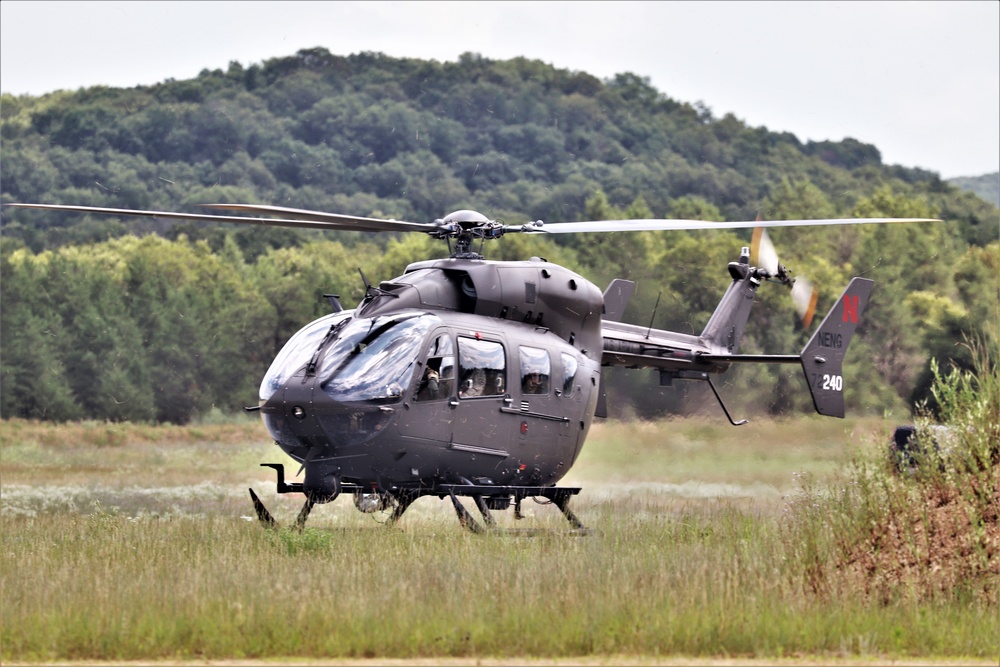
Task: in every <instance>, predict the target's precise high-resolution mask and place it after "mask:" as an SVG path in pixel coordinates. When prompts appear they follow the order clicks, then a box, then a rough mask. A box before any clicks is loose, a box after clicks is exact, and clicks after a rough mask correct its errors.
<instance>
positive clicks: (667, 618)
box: [0, 419, 997, 663]
mask: <svg viewBox="0 0 1000 667" xmlns="http://www.w3.org/2000/svg"><path fill="white" fill-rule="evenodd" d="M102 428H113V429H120V431H117V432H116V433H115V437H114V438H113V439H112V440H113V441H114V444H109V443H108V442H104V441H101V438H100V437H98V436H97V435H95V434H96V433H98V432H100V431H101V429H102ZM197 429H198V430H197V431H196V432H193V431H191V430H188V431H184V430H182V429H180V428H179V427H166V428H165V430H164V431H163V432H160V431H158V430H157V429H151V428H150V427H144V426H131V425H130V426H114V427H110V426H107V425H68V426H60V427H52V426H48V425H45V424H32V423H18V422H8V423H2V424H0V442H2V449H0V475H2V479H3V494H2V495H3V497H2V503H0V509H2V516H0V530H2V535H3V542H2V550H0V577H2V583H3V589H2V592H0V608H2V609H3V610H4V623H3V626H2V628H0V658H2V659H3V662H5V663H7V662H10V661H12V660H19V661H25V660H27V661H33V660H80V659H91V660H100V661H107V660H154V659H155V660H162V659H174V658H184V659H205V660H209V659H211V660H216V659H229V660H232V659H244V658H275V657H277V658H285V659H287V658H290V657H294V658H311V659H324V658H326V659H334V658H338V659H340V658H364V657H371V658H378V659H385V660H388V659H404V658H405V659H418V658H431V659H433V658H447V657H465V658H476V659H480V658H492V659H497V658H503V659H508V660H518V661H520V660H519V658H520V659H528V658H546V657H549V658H556V657H559V656H563V657H565V656H580V657H581V659H583V658H586V657H587V656H615V655H619V656H633V657H635V656H638V657H640V658H642V657H645V658H648V659H650V660H651V661H653V662H656V661H657V659H658V658H659V657H662V656H712V657H714V658H717V659H718V658H737V659H738V658H770V659H781V658H789V657H795V656H803V655H811V656H827V657H829V658H830V659H843V658H845V657H864V658H866V659H872V660H877V659H880V658H886V657H891V658H894V659H904V660H905V659H908V658H913V657H914V656H936V657H940V656H950V657H963V656H964V657H968V658H983V657H989V656H992V655H994V654H995V641H994V640H993V639H991V638H992V637H995V632H994V631H995V630H996V629H997V628H996V622H995V615H994V617H991V616H990V613H991V611H990V610H992V611H993V612H995V607H990V606H988V605H987V606H985V607H984V606H983V604H982V603H980V602H976V601H975V600H965V601H963V602H962V603H955V602H954V601H953V600H948V599H943V598H939V599H937V600H934V601H929V602H927V601H923V602H917V601H914V600H905V599H904V600H896V601H892V602H890V603H888V604H885V603H883V602H880V601H874V600H872V599H871V598H870V597H869V596H868V595H866V594H865V593H864V591H863V590H852V589H851V588H849V587H846V586H845V587H841V588H838V589H836V590H832V591H831V590H828V591H826V593H825V594H824V595H822V596H820V595H817V594H816V593H815V592H813V591H812V590H811V589H810V585H809V574H810V573H809V570H808V568H806V567H803V563H804V562H806V561H805V560H804V559H803V558H802V554H801V547H800V543H799V540H800V536H799V535H798V534H795V533H793V532H789V531H790V526H791V524H790V523H789V522H790V521H795V520H799V519H795V516H799V517H801V515H800V514H799V515H796V513H795V512H794V511H793V510H794V508H795V507H796V503H799V504H801V502H802V498H803V497H804V496H803V493H802V489H801V488H800V480H802V479H814V480H826V479H831V480H832V479H833V478H834V475H835V471H836V470H837V469H838V466H839V464H840V463H841V462H842V461H844V460H845V459H847V458H848V457H849V456H850V453H851V451H852V450H856V449H859V448H861V449H864V448H865V447H867V448H868V449H871V448H872V447H873V446H875V445H873V444H872V443H873V442H875V440H872V439H871V437H872V435H873V434H875V435H877V436H878V437H881V435H883V434H884V432H885V431H886V430H887V429H888V426H887V425H885V424H882V423H881V422H880V421H877V420H867V421H866V420H861V421H846V422H845V421H834V420H814V419H801V420H792V421H786V422H768V423H761V424H758V425H753V426H752V427H750V426H748V427H743V428H741V429H734V428H732V427H721V426H720V427H718V428H716V427H715V426H714V425H705V424H704V423H702V422H699V421H696V420H677V421H671V422H664V423H660V424H628V425H625V424H612V423H608V424H602V425H600V426H598V427H596V428H595V429H594V431H593V433H592V436H591V440H590V441H589V442H588V446H587V447H586V448H585V449H584V453H583V454H582V456H581V458H580V460H579V461H578V464H577V467H575V468H574V469H573V471H572V472H571V475H570V477H569V479H567V480H565V481H566V483H567V484H575V483H579V484H581V485H583V487H584V491H583V493H582V494H581V495H580V496H579V497H578V498H577V499H575V500H574V507H575V509H576V511H577V513H578V514H579V515H580V517H581V518H582V519H583V521H584V523H586V524H587V525H588V526H590V527H591V528H592V529H593V531H592V533H591V534H590V535H589V536H586V537H576V536H569V535H568V534H567V531H566V523H565V521H564V520H563V519H562V517H561V516H560V515H559V513H558V511H557V510H555V509H554V508H552V507H550V506H541V505H533V504H530V503H529V504H527V505H525V510H527V511H528V512H529V517H528V519H527V520H525V521H524V522H521V523H520V524H515V523H514V521H513V519H512V518H511V516H510V515H511V514H512V513H511V512H509V511H508V512H505V513H498V518H500V519H501V521H500V523H501V525H502V526H503V527H504V528H506V529H508V530H504V531H498V532H497V533H494V534H488V535H483V536H473V535H471V534H469V533H467V532H465V531H462V530H461V529H460V528H459V526H458V523H457V521H456V520H455V517H454V512H453V510H452V509H451V508H450V507H449V506H448V505H447V503H444V502H438V501H435V500H432V499H425V500H421V501H420V502H419V503H417V504H416V505H415V506H414V508H412V509H411V510H410V511H409V512H408V513H407V515H406V517H405V518H404V519H403V521H402V522H401V523H400V524H399V525H398V526H397V527H396V528H394V529H386V528H384V527H381V526H378V525H375V524H374V523H373V521H372V518H373V517H371V516H368V515H362V514H360V513H358V512H357V511H355V510H354V509H353V507H352V506H351V504H350V500H349V499H346V498H345V499H341V500H338V501H337V502H335V503H333V504H331V505H327V506H321V507H319V508H317V510H316V512H315V513H314V516H313V517H312V518H311V519H310V527H309V528H307V529H306V530H305V531H304V532H302V533H296V532H294V531H287V530H282V531H272V532H267V531H264V530H262V529H261V528H260V526H259V525H257V523H256V521H247V520H244V518H242V517H246V515H248V514H250V513H251V510H250V508H249V503H248V500H247V498H246V496H245V494H246V486H247V485H248V484H253V485H254V486H255V487H256V488H257V489H258V491H259V492H261V495H262V497H263V498H264V500H265V502H266V503H268V505H269V506H270V507H271V508H272V511H273V512H274V513H275V515H276V516H277V517H278V518H279V520H282V521H285V522H289V521H291V520H292V519H293V518H294V515H295V513H296V511H297V510H298V506H297V505H298V503H297V502H296V501H295V500H293V499H292V498H289V497H287V496H282V497H277V496H275V494H274V493H273V492H268V491H267V489H269V488H272V489H273V477H272V473H271V472H270V471H269V470H266V469H260V468H258V467H257V464H258V463H260V462H262V461H274V460H278V459H276V458H275V456H276V454H277V453H278V452H277V450H276V449H275V448H274V447H273V445H270V444H267V440H266V436H265V435H264V432H263V428H262V427H261V426H260V425H259V424H257V423H256V422H249V421H248V422H235V423H231V424H218V425H205V426H201V427H197ZM95 440H96V442H95ZM866 443H867V444H866ZM291 471H294V468H292V469H291ZM629 480H634V483H629ZM64 495H65V496H66V497H65V498H64V497H63V496H64ZM376 518H377V517H376ZM521 526H529V527H531V528H535V529H540V532H539V531H531V532H524V531H519V530H513V529H515V528H518V527H521Z"/></svg>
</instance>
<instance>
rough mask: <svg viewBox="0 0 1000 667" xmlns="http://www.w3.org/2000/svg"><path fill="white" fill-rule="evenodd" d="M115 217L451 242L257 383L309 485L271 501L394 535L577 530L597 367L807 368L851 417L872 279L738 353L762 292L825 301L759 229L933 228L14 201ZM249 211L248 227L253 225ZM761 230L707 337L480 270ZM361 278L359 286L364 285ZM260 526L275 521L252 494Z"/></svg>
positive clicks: (538, 267) (625, 291)
mask: <svg viewBox="0 0 1000 667" xmlns="http://www.w3.org/2000/svg"><path fill="white" fill-rule="evenodd" d="M9 205H10V206H16V207H25V208H41V209H51V210H61V211H77V212H83V213H103V214H109V215H130V216H148V217H155V218H165V219H183V220H200V221H211V222H228V223H234V222H235V223H245V224H258V225H277V226H287V227H303V228H309V229H339V230H345V229H347V230H354V231H367V232H419V233H423V234H427V235H429V236H431V237H434V238H439V239H445V240H446V241H447V242H448V246H449V249H450V251H451V253H450V257H449V258H447V259H437V260H428V261H422V262H416V263H414V264H411V265H409V266H408V267H407V268H406V270H405V272H404V273H403V275H401V276H399V277H397V278H394V279H392V280H389V281H385V282H381V283H380V284H378V285H377V286H376V285H372V284H370V283H368V281H367V279H364V280H365V286H366V290H367V291H366V295H365V297H364V298H363V299H362V301H361V302H360V303H359V304H358V306H357V307H356V308H354V309H352V310H345V309H344V308H343V307H342V306H341V304H340V302H339V298H338V297H335V296H332V295H330V301H331V306H332V308H331V310H332V312H331V313H329V314H328V315H326V316H324V317H321V318H320V319H318V320H316V321H314V322H311V323H309V324H307V325H306V326H305V327H303V328H302V329H301V330H300V331H299V332H298V333H296V334H295V335H294V336H292V337H291V339H289V341H288V342H287V343H286V344H285V346H284V348H282V350H281V351H280V352H279V353H278V356H277V357H276V358H275V359H274V361H273V362H272V363H271V366H270V368H269V369H268V371H267V373H266V374H265V375H264V379H263V381H262V382H261V385H260V403H259V406H255V407H253V408H248V409H250V410H259V411H260V413H261V416H262V417H263V420H264V424H265V425H266V426H267V429H268V431H269V433H270V435H271V437H272V438H274V441H275V443H276V444H277V445H278V446H279V447H281V449H282V450H284V451H285V452H286V453H287V454H288V455H289V456H291V457H292V458H293V459H295V460H296V461H299V462H300V463H301V464H302V468H303V469H304V471H305V477H304V480H303V481H302V482H301V483H298V482H286V481H285V474H284V467H283V465H282V464H279V463H265V464H262V465H264V466H268V467H271V468H274V469H275V471H276V472H277V492H278V493H279V494H281V493H301V494H303V495H304V496H305V504H304V506H303V507H302V511H301V512H300V513H299V516H298V520H297V522H296V523H297V525H298V526H299V527H301V526H303V525H304V524H305V521H306V518H307V517H308V515H309V512H310V511H311V510H312V508H313V506H314V505H315V504H317V503H327V502H330V501H332V500H334V499H335V498H337V497H338V496H339V495H340V494H341V493H343V492H347V493H351V494H353V496H354V499H355V504H356V506H357V508H358V509H359V510H361V511H363V512H374V511H379V510H385V511H388V510H391V514H390V515H389V519H388V523H389V524H393V523H395V522H396V521H397V520H398V519H399V518H400V517H402V516H403V513H404V512H405V511H406V509H407V508H408V507H409V506H410V505H411V504H412V503H413V502H414V501H415V500H417V499H419V498H421V497H423V496H436V497H438V498H441V499H443V498H445V497H448V498H450V499H451V501H452V502H453V503H454V506H455V511H456V512H457V514H458V518H459V520H460V522H461V523H462V525H463V526H465V527H466V528H468V529H470V530H472V531H474V532H479V531H480V530H482V527H481V526H480V524H479V523H477V522H476V520H475V519H474V518H473V517H472V516H471V514H470V513H469V512H468V511H467V510H466V509H465V507H464V505H463V504H462V503H461V502H459V500H458V498H459V497H460V496H468V497H471V498H472V499H473V500H474V502H475V504H476V506H477V507H478V509H479V511H480V513H481V514H482V516H483V519H484V521H485V523H486V524H487V525H488V526H492V525H493V524H494V519H493V517H492V515H491V511H494V510H506V509H508V508H509V507H510V505H511V503H513V504H514V511H515V517H517V518H520V517H521V511H520V509H521V501H522V500H524V499H525V498H545V499H548V500H550V501H552V502H553V503H554V504H555V505H556V506H557V507H558V508H559V509H560V510H561V511H562V513H563V514H564V515H565V516H566V518H567V519H568V520H569V522H570V523H571V524H572V526H573V527H574V528H575V529H583V524H582V523H581V522H580V521H579V519H578V518H577V517H576V516H575V515H574V514H573V512H572V511H571V510H570V508H569V501H570V499H571V498H572V496H574V495H575V494H577V493H579V491H580V489H579V488H568V487H559V486H556V484H557V482H558V481H559V480H560V479H561V478H562V477H563V476H565V475H566V473H567V472H568V471H569V469H570V468H571V467H572V466H573V464H574V462H575V461H576V459H577V457H578V456H579V454H580V450H581V448H582V447H583V444H584V441H585V440H586V438H587V433H588V431H589V429H590V425H591V423H592V422H593V420H594V418H595V417H604V416H606V415H607V411H606V400H605V394H604V385H603V383H602V382H601V369H602V367H607V366H621V367H626V368H650V369H655V370H657V371H658V372H659V374H660V383H661V384H662V385H669V384H671V383H672V382H673V380H674V379H683V380H701V381H704V382H707V383H708V385H709V386H710V387H711V388H712V391H713V392H714V393H715V396H716V397H717V398H718V399H719V403H720V405H721V406H722V408H723V411H724V412H725V414H726V416H727V418H729V421H730V422H731V423H733V424H734V425H739V424H742V423H745V421H734V420H733V419H732V417H731V416H730V414H729V411H728V410H727V409H726V407H725V405H724V404H723V403H722V399H721V397H719V394H718V391H716V387H715V385H714V384H713V382H712V377H713V376H714V375H717V374H720V373H723V372H725V371H726V370H727V369H728V368H729V367H730V366H731V365H732V364H734V363H746V362H751V363H791V364H800V365H801V366H802V369H803V371H804V372H805V375H806V379H807V386H808V387H809V391H810V393H811V395H812V398H813V402H814V404H815V407H816V410H817V412H819V413H820V414H823V415H828V416H832V417H843V416H844V393H843V392H844V386H845V383H844V378H843V374H842V362H843V359H844V355H845V353H846V352H847V347H848V344H849V343H850V340H851V337H852V335H853V334H854V331H855V328H856V327H857V324H858V320H859V318H860V317H861V315H862V313H863V312H864V309H865V305H866V304H867V302H868V298H869V296H870V294H871V291H872V286H873V282H872V281H871V280H867V279H864V278H854V279H853V280H852V281H851V282H850V284H849V285H848V286H847V288H846V289H845V290H844V293H843V294H842V295H841V297H840V298H839V299H838V300H837V302H836V303H835V304H834V306H833V307H832V309H831V310H830V311H829V313H828V314H827V316H826V318H825V319H824V320H823V321H822V323H821V324H820V325H819V327H818V328H817V330H816V332H815V333H814V334H813V335H812V337H811V338H810V340H809V342H808V343H807V344H806V346H805V347H804V348H803V349H802V351H801V352H800V353H798V354H788V355H747V354H739V352H738V349H739V344H740V339H741V338H742V336H743V332H744V329H745V327H746V324H747V321H748V318H749V315H750V310H751V307H752V305H753V301H754V296H755V294H756V292H757V289H758V288H759V287H760V285H761V283H762V282H766V281H769V282H777V283H779V284H782V285H784V286H787V287H789V288H791V291H792V296H793V299H794V300H795V302H796V307H797V309H798V310H799V313H800V315H802V316H803V320H804V322H805V324H806V326H808V325H809V323H810V320H811V319H812V315H813V311H814V309H815V306H816V296H815V291H814V290H812V288H811V287H810V286H808V284H807V283H806V281H804V280H803V279H802V278H799V279H793V278H792V276H791V275H790V272H789V271H788V269H787V268H785V267H784V266H782V265H781V264H779V263H778V259H777V255H776V253H775V252H774V249H773V246H772V245H771V243H770V241H769V240H768V238H767V232H766V230H765V228H766V227H778V226H782V227H784V226H802V225H844V224H863V223H884V222H926V221H930V220H926V219H923V218H919V219H918V218H906V219H899V218H863V219H843V220H783V221H767V222H765V221H761V220H759V219H758V220H755V221H752V222H705V221H699V220H604V221H594V222H563V223H552V224H543V223H542V222H541V221H536V222H529V223H526V224H522V225H506V224H503V223H502V222H500V221H496V220H490V219H489V218H487V217H486V216H484V215H482V214H480V213H477V212H475V211H469V210H461V211H455V212H454V213H450V214H449V215H447V216H445V217H444V218H442V219H440V220H435V221H434V222H429V223H415V222H404V221H398V220H382V219H377V218H364V217H355V216H349V215H338V214H330V213H322V212H318V211H308V210H301V209H292V208H284V207H276V206H259V205H243V204H238V205H237V204H227V205H210V206H207V208H212V209H217V210H227V211H231V212H234V213H241V214H243V215H228V214H227V215H222V214H189V213H172V212H162V211H141V210H129V209H113V208H95V207H87V206H63V205H44V204H9ZM249 216H256V217H249ZM738 228H744V229H746V228H753V229H754V230H755V231H754V239H753V242H752V248H753V250H754V252H753V253H752V254H753V259H751V247H745V248H743V251H742V252H741V254H740V257H739V258H737V260H736V261H733V262H731V263H729V265H728V267H727V269H728V272H729V275H730V276H731V278H732V282H731V283H730V285H729V287H728V289H727V290H726V292H725V294H723V296H722V299H721V300H720V302H719V305H718V307H717V308H716V309H715V312H714V313H713V315H712V316H711V318H710V319H709V321H708V324H707V325H706V326H705V329H704V331H702V332H701V334H699V335H690V334H682V333H676V332H672V331H665V330H660V329H654V328H652V327H645V326H636V325H632V324H626V323H623V322H621V317H622V314H623V313H624V310H625V306H626V304H627V303H628V300H629V298H630V297H631V295H632V292H633V291H634V289H635V284H634V283H632V282H629V281H626V280H614V281H612V283H611V284H610V285H609V287H608V288H607V289H606V290H604V291H603V292H602V291H601V290H600V289H599V288H597V287H596V286H595V285H594V284H593V283H591V282H590V281H588V280H587V279H585V278H583V277H581V276H579V275H577V274H576V273H574V272H572V271H570V270H568V269H566V268H564V267H561V266H558V265H555V264H552V263H549V262H546V261H545V260H542V259H539V258H531V259H529V260H527V261H516V262H504V261H490V260H487V259H485V258H484V257H483V256H482V255H481V254H480V253H479V252H478V251H477V250H476V249H474V246H475V245H476V244H477V243H478V244H479V248H478V249H479V250H481V249H482V243H483V242H485V241H486V240H492V239H499V238H501V237H502V236H504V235H505V234H511V233H525V234H566V233H582V232H622V231H643V230H682V229H683V230H695V229H738ZM362 277H363V278H364V274H363V273H362ZM250 496H251V498H252V500H253V503H254V506H255V509H256V512H257V516H258V517H259V518H260V520H261V522H262V523H264V524H265V525H267V526H274V525H276V524H275V520H274V519H273V517H272V516H271V514H270V513H269V512H268V510H267V509H266V508H265V507H264V505H263V503H262V502H261V501H260V499H259V498H258V497H257V494H255V493H254V491H253V489H250Z"/></svg>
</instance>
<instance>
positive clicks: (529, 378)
mask: <svg viewBox="0 0 1000 667" xmlns="http://www.w3.org/2000/svg"><path fill="white" fill-rule="evenodd" d="M542 392H543V388H542V374H541V373H528V374H527V375H525V376H524V377H523V378H522V379H521V393H524V394H541V393H542Z"/></svg>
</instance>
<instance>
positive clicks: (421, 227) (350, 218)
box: [202, 204, 437, 232]
mask: <svg viewBox="0 0 1000 667" xmlns="http://www.w3.org/2000/svg"><path fill="white" fill-rule="evenodd" d="M202 206H203V207H204V208H214V209H219V210H223V211H244V212H246V213H256V214H259V215H273V216H279V217H283V218H287V219H291V220H307V221H310V222H324V223H333V224H336V225H339V227H338V229H347V228H351V227H357V228H359V229H360V228H365V229H368V230H376V231H386V232H401V231H411V232H427V231H432V230H434V229H437V225H434V224H431V223H426V222H406V221H405V220H383V219H381V218H362V217H359V216H355V215H342V214H340V213H324V212H322V211H310V210H307V209H301V208H286V207H284V206H268V205H260V204H202Z"/></svg>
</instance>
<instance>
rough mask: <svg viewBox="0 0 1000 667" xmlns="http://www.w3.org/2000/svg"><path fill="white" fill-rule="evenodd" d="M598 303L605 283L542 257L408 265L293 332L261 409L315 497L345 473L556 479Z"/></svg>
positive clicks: (584, 385) (443, 480) (577, 437)
mask: <svg viewBox="0 0 1000 667" xmlns="http://www.w3.org/2000/svg"><path fill="white" fill-rule="evenodd" d="M602 308H603V296H602V294H601V292H600V291H599V290H598V289H597V288H596V286H594V285H593V284H592V283H590V282H589V281H587V280H585V279H584V278H582V277H580V276H579V275H577V274H575V273H573V272H571V271H569V270H567V269H565V268H563V267H560V266H556V265H552V264H548V263H547V262H544V261H542V260H532V261H528V262H493V261H485V260H472V259H448V260H438V261H431V262H421V263H417V264H413V265H411V266H409V267H408V268H407V271H406V273H404V275H403V276H400V277H399V278H397V279H395V280H393V281H389V282H383V283H381V284H380V285H379V286H378V287H377V288H375V287H370V288H369V293H368V295H367V296H366V297H365V299H364V300H363V301H362V302H361V304H359V306H358V308H356V309H355V310H353V311H340V312H335V313H332V314H330V315H327V316H325V317H323V318H320V319H318V320H316V321H314V322H312V323H310V324H309V325H307V326H306V327H304V328H303V329H302V330H301V331H300V332H299V333H297V334H296V335H295V336H293V337H292V338H291V339H290V340H289V342H288V343H287V344H286V346H285V348H284V349H283V350H282V351H281V353H279V355H278V357H277V358H276V359H275V361H274V363H273V364H272V366H271V369H270V370H269V371H268V373H267V375H266V376H265V378H264V381H263V382H262V384H261V396H260V399H261V412H262V416H263V419H264V422H265V424H266V425H267V427H268V429H269V431H270V433H271V435H272V437H273V438H274V440H275V442H276V443H277V444H278V445H279V446H280V447H281V448H282V449H283V450H284V451H285V452H286V453H288V454H289V456H291V457H292V458H294V459H296V460H298V461H300V462H302V463H303V464H304V466H305V472H306V475H305V479H306V481H305V486H304V490H305V492H306V493H307V495H311V496H312V497H313V498H315V499H317V500H318V501H319V502H322V501H323V500H326V499H332V498H333V497H335V496H336V493H337V491H338V490H339V486H340V483H341V482H345V483H351V484H354V485H357V486H360V487H362V488H365V489H370V490H371V491H372V492H374V493H379V492H390V491H397V490H399V489H406V488H413V487H417V488H433V487H435V486H436V485H439V484H463V483H465V484H469V483H471V484H483V485H494V484H495V485H500V486H508V485H514V486H544V485H551V484H555V483H556V482H557V481H558V480H559V479H560V478H561V477H563V475H565V474H566V472H567V471H568V470H569V469H570V467H571V466H572V465H573V463H574V461H575V460H576V458H577V456H578V454H579V452H580V449H581V447H582V445H583V442H584V440H585V438H586V436H587V432H588V430H589V428H590V425H591V422H592V420H593V417H594V413H595V406H596V403H597V398H598V387H599V385H600V366H601V358H602V338H601V312H602Z"/></svg>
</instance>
